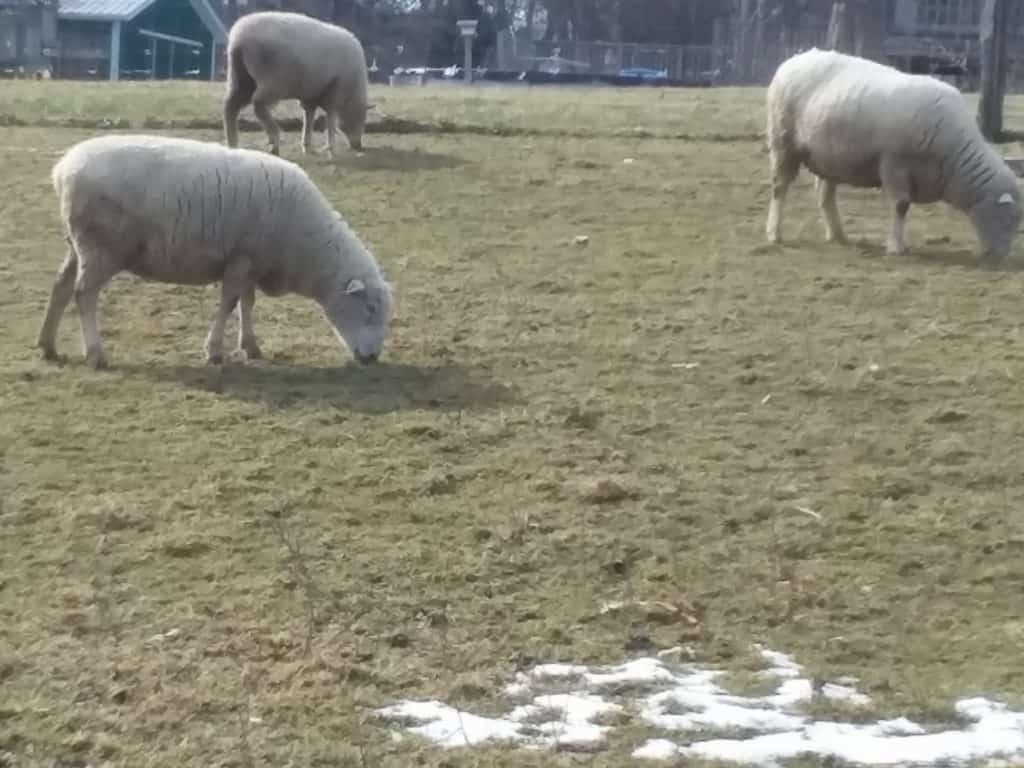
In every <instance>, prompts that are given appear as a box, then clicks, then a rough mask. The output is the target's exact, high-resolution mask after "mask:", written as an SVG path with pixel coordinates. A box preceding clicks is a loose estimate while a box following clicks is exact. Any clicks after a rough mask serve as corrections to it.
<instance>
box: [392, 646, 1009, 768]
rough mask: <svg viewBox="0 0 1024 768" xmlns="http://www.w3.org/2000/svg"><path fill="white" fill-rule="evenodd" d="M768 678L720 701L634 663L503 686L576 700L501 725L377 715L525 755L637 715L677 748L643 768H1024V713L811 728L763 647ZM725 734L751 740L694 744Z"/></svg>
mask: <svg viewBox="0 0 1024 768" xmlns="http://www.w3.org/2000/svg"><path fill="white" fill-rule="evenodd" d="M757 650H758V651H759V652H760V654H761V655H762V657H763V658H764V659H765V660H766V661H767V662H768V663H769V665H770V667H769V669H767V670H764V671H763V672H762V676H763V677H764V678H766V679H768V678H772V679H774V680H775V681H776V686H775V690H774V692H773V693H771V694H769V695H766V696H740V695H735V694H730V693H728V692H727V691H725V690H724V689H722V688H721V687H720V686H719V685H718V684H717V683H716V679H717V678H718V677H720V676H721V675H722V674H723V672H722V671H721V670H715V669H707V668H702V667H699V666H697V665H693V664H688V665H680V666H679V667H678V668H677V667H676V666H673V668H672V669H669V668H668V667H667V666H665V664H664V662H663V661H662V660H660V659H657V658H640V659H634V660H632V661H629V662H626V663H624V664H619V665H616V666H611V667H599V668H589V667H585V666H581V665H575V664H545V665H541V666H538V667H535V668H534V669H532V670H530V671H528V672H520V673H518V674H517V675H516V682H514V683H512V684H510V685H509V686H506V688H505V691H506V693H508V694H510V695H516V696H522V695H531V693H532V691H533V686H534V685H536V684H538V683H544V684H545V685H546V686H547V687H548V688H550V687H551V686H552V685H560V686H567V687H569V688H571V690H568V691H565V692H558V693H546V694H543V695H535V696H533V698H532V699H531V701H530V703H528V704H522V705H520V706H517V707H515V708H514V709H513V710H512V712H511V713H510V714H509V715H508V716H506V717H500V718H487V717H479V716H476V715H473V714H470V713H468V712H460V711H458V710H456V709H453V708H452V707H449V706H447V705H445V704H443V703H441V702H438V701H423V702H413V701H407V702H402V703H400V704H397V705H395V706H391V707H386V708H384V709H381V710H378V714H379V715H380V716H382V717H384V718H386V719H405V720H411V721H413V722H414V723H416V725H414V726H412V727H410V728H408V729H406V730H407V731H408V732H411V733H413V734H417V735H419V736H422V737H424V738H426V739H428V740H430V741H432V742H434V743H436V744H438V745H441V746H444V747H464V746H475V745H478V744H482V743H485V742H505V743H509V744H513V745H518V746H522V747H526V748H530V749H542V748H550V747H554V746H558V745H584V744H585V745H593V744H598V743H600V742H602V741H603V740H604V739H605V738H606V737H607V735H608V733H609V732H610V731H611V730H612V728H613V726H609V725H600V724H599V723H598V722H595V721H596V720H598V719H599V718H601V717H602V716H605V715H608V714H619V715H620V716H621V715H622V714H623V713H627V712H629V713H632V712H636V713H637V714H638V717H639V719H640V720H641V721H642V722H643V723H644V724H645V725H647V726H648V727H650V726H653V727H655V728H659V729H662V730H664V731H666V732H668V734H674V733H675V734H681V738H680V739H679V741H676V740H673V739H671V738H652V739H649V740H648V741H646V742H645V743H644V744H642V745H641V746H639V747H637V748H636V749H635V750H634V751H633V757H634V758H637V759H646V760H661V761H666V760H672V759H676V758H685V757H699V758H705V759H717V760H725V761H732V762H737V763H747V764H758V765H766V764H774V763H776V762H777V761H779V760H785V759H787V758H793V757H797V756H803V755H808V756H809V755H814V756H818V757H823V758H831V759H838V760H843V761H846V762H850V763H856V764H862V765H879V766H888V765H914V766H924V765H935V764H939V763H948V762H951V761H952V762H957V761H968V760H983V759H986V758H988V759H995V758H1006V759H1011V758H1017V759H1020V758H1024V713H1021V712H1013V711H1010V710H1009V709H1008V708H1007V707H1006V706H1005V705H1003V704H998V703H995V702H992V701H989V700H988V699H984V698H971V699H963V700H961V701H959V702H957V703H956V711H957V713H958V714H959V715H960V716H962V717H964V718H965V719H967V720H970V721H971V724H970V725H969V726H968V727H966V728H964V729H962V730H953V729H947V730H944V731H940V732H937V733H928V731H927V730H926V729H925V728H924V727H922V726H921V725H919V724H918V723H915V722H912V721H911V720H908V719H907V718H905V717H900V718H895V719H891V720H882V721H879V722H878V723H874V724H855V723H843V722H836V721H831V720H826V721H814V720H812V719H811V718H810V717H808V716H807V715H806V714H805V713H804V712H803V711H801V709H800V705H801V704H804V703H807V702H809V701H812V700H813V698H814V696H815V689H814V685H813V684H812V682H811V680H810V679H808V678H807V677H805V676H804V673H803V671H802V669H801V667H800V665H798V664H797V663H796V662H795V661H794V660H793V659H792V658H791V657H790V656H788V655H786V654H784V653H780V652H778V651H772V650H767V649H764V648H760V647H758V649H757ZM623 683H639V684H644V685H651V686H655V687H656V688H657V690H655V691H654V692H650V691H648V692H645V693H637V692H635V691H626V692H620V693H619V694H618V697H617V700H615V701H612V700H611V696H610V695H609V696H605V695H602V693H603V691H606V690H607V688H608V687H609V686H614V685H617V684H623ZM854 683H856V680H854V679H852V678H841V680H840V682H826V683H825V684H824V685H823V686H821V687H820V688H818V690H817V693H818V694H819V695H821V696H823V697H825V698H827V699H830V700H834V701H840V702H843V703H846V704H851V705H855V706H865V705H867V704H868V703H869V702H870V699H869V698H868V697H867V696H866V695H864V694H863V693H860V692H859V691H858V690H857V689H856V688H855V687H854ZM715 728H717V729H730V730H736V731H743V732H745V733H749V734H752V735H750V736H748V737H746V738H735V739H726V738H717V739H706V740H703V741H700V740H695V737H699V735H700V731H702V730H707V729H715Z"/></svg>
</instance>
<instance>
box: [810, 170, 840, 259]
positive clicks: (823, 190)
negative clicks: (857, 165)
mask: <svg viewBox="0 0 1024 768" xmlns="http://www.w3.org/2000/svg"><path fill="white" fill-rule="evenodd" d="M814 186H815V189H817V191H818V208H820V209H821V214H822V217H823V218H824V220H825V240H827V241H828V242H830V243H845V242H846V235H845V234H844V232H843V222H842V219H840V218H839V207H838V206H837V205H836V188H837V187H838V186H839V185H838V184H836V183H835V182H834V181H830V180H828V179H823V178H821V177H820V176H817V177H815V180H814Z"/></svg>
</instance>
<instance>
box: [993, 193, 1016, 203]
mask: <svg viewBox="0 0 1024 768" xmlns="http://www.w3.org/2000/svg"><path fill="white" fill-rule="evenodd" d="M996 202H997V203H999V205H1009V204H1010V203H1012V202H1013V195H1011V194H1010V193H1009V192H1003V194H1002V195H1000V197H999V199H998V200H996Z"/></svg>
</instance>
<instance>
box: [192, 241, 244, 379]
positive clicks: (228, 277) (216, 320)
mask: <svg viewBox="0 0 1024 768" xmlns="http://www.w3.org/2000/svg"><path fill="white" fill-rule="evenodd" d="M248 275H249V264H248V262H239V261H236V262H232V263H231V264H230V265H229V266H228V267H227V269H225V270H224V275H223V276H222V277H221V282H220V303H219V304H218V305H217V311H216V313H215V314H214V316H213V322H212V323H211V324H210V331H209V333H208V334H207V335H206V343H205V345H204V346H205V349H206V362H208V363H209V364H210V365H220V364H221V363H223V362H224V326H225V325H227V322H228V317H229V316H230V315H231V313H232V312H233V311H234V309H235V306H236V305H237V304H238V301H239V299H241V298H242V297H243V296H244V295H245V292H246V290H247V289H248V287H249V285H250V282H249V277H248ZM254 300H255V299H254ZM250 309H251V307H250ZM240 314H241V311H240ZM240 325H241V323H240Z"/></svg>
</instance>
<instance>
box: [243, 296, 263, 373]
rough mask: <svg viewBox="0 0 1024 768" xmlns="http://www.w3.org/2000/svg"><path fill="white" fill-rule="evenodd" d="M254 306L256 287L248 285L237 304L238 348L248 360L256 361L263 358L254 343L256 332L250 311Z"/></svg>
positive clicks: (255, 342) (256, 344) (257, 344)
mask: <svg viewBox="0 0 1024 768" xmlns="http://www.w3.org/2000/svg"><path fill="white" fill-rule="evenodd" d="M255 304H256V286H254V285H253V284H252V283H250V284H249V285H248V286H247V287H246V289H245V290H244V291H242V298H241V300H240V301H239V302H238V348H239V349H240V350H242V351H243V352H245V356H246V357H247V358H248V359H250V360H258V359H259V358H261V357H263V353H262V351H260V345H259V342H257V341H256V332H255V331H254V330H253V327H252V309H253V306H254V305H255Z"/></svg>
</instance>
